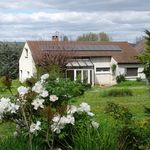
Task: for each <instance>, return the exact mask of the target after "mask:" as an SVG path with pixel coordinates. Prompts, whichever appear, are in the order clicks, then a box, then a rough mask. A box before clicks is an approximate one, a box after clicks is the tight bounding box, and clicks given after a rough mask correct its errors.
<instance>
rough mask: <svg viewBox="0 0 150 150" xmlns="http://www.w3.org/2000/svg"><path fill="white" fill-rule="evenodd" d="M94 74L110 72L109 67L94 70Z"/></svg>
mask: <svg viewBox="0 0 150 150" xmlns="http://www.w3.org/2000/svg"><path fill="white" fill-rule="evenodd" d="M96 72H110V68H109V67H105V68H99V67H98V68H96Z"/></svg>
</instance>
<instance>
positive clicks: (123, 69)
mask: <svg viewBox="0 0 150 150" xmlns="http://www.w3.org/2000/svg"><path fill="white" fill-rule="evenodd" d="M118 68H119V69H118V72H117V75H120V74H123V75H125V74H126V68H138V75H137V76H131V77H126V79H128V80H136V78H141V79H144V80H145V74H144V73H142V71H143V66H142V65H141V64H119V65H118Z"/></svg>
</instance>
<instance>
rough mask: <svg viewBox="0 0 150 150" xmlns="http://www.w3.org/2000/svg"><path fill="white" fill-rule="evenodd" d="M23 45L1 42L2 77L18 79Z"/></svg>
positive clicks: (0, 66)
mask: <svg viewBox="0 0 150 150" xmlns="http://www.w3.org/2000/svg"><path fill="white" fill-rule="evenodd" d="M22 48H23V47H22V45H18V44H17V43H11V42H0V76H7V77H9V78H12V79H13V78H17V77H18V63H19V57H20V52H21V50H22Z"/></svg>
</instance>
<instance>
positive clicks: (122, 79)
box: [116, 75, 125, 83]
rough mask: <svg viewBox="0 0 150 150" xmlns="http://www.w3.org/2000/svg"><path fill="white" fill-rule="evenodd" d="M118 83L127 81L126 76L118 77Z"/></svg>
mask: <svg viewBox="0 0 150 150" xmlns="http://www.w3.org/2000/svg"><path fill="white" fill-rule="evenodd" d="M116 81H117V83H121V82H124V81H125V76H124V75H119V76H117V77H116Z"/></svg>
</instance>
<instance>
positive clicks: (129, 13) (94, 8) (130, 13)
mask: <svg viewBox="0 0 150 150" xmlns="http://www.w3.org/2000/svg"><path fill="white" fill-rule="evenodd" d="M145 29H149V30H150V0H0V30H1V31H0V40H3V41H26V40H31V39H32V40H38V39H50V38H51V36H52V34H54V33H55V31H58V32H59V33H60V35H67V36H69V38H70V39H75V37H76V36H78V35H79V34H82V33H87V32H95V33H97V32H106V33H108V34H109V35H110V36H111V37H112V39H113V40H114V41H116V40H117V41H129V42H134V41H135V38H136V37H139V36H142V35H143V34H144V30H145Z"/></svg>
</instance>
